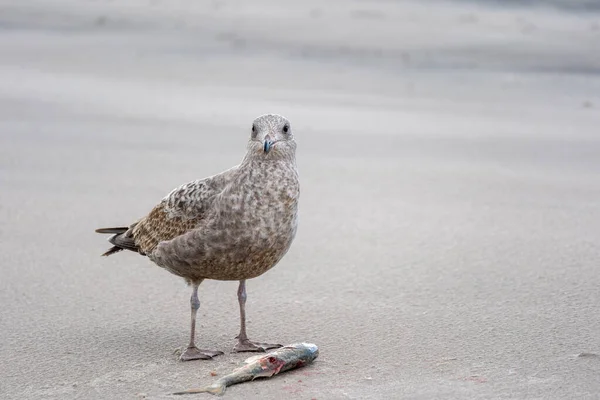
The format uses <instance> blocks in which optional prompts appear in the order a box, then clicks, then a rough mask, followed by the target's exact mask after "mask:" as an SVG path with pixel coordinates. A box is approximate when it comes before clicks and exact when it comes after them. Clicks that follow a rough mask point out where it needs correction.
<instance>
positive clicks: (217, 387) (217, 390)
mask: <svg viewBox="0 0 600 400" xmlns="http://www.w3.org/2000/svg"><path fill="white" fill-rule="evenodd" d="M226 389H227V386H226V385H225V383H220V382H215V383H213V384H212V385H210V386H205V387H203V388H199V389H188V390H184V391H182V392H176V393H173V394H174V395H181V394H193V393H211V394H214V395H217V396H223V394H225V390H226Z"/></svg>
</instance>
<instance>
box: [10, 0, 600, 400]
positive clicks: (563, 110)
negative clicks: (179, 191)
mask: <svg viewBox="0 0 600 400" xmlns="http://www.w3.org/2000/svg"><path fill="white" fill-rule="evenodd" d="M599 73H600V1H592V0H588V1H575V0H571V1H569V0H548V1H542V0H539V1H500V0H498V1H449V0H448V1H416V0H414V1H410V0H406V1H385V0H379V1H375V0H373V1H359V0H328V1H326V2H325V1H323V2H321V1H316V0H306V1H303V2H292V1H275V0H255V1H242V0H213V1H191V0H176V1H168V0H123V1H111V0H88V1H82V0H77V1H76V0H56V1H42V0H28V1H19V0H12V1H11V0H2V1H0V301H1V303H0V304H1V307H0V332H2V340H0V359H1V360H2V363H0V397H2V398H7V399H29V398H32V399H33V398H35V399H40V398H44V399H66V398H86V399H96V398H97V399H106V398H120V399H121V398H166V397H167V394H168V393H170V392H173V391H175V390H181V389H184V388H187V387H191V386H198V385H200V384H201V383H208V382H210V381H212V380H213V379H215V378H213V377H211V375H210V374H209V372H210V371H216V372H217V373H218V374H219V375H222V374H225V373H228V372H229V371H230V370H231V369H232V368H234V367H235V366H236V365H237V363H238V362H240V361H241V360H243V359H244V358H245V357H246V356H247V355H243V354H229V353H228V352H227V350H228V349H229V348H230V347H233V344H234V339H233V338H234V336H235V335H236V334H237V328H238V308H237V299H236V288H237V284H236V283H235V282H205V283H203V284H202V285H201V288H200V299H201V302H202V305H201V309H200V313H199V328H198V337H199V346H203V347H207V348H215V347H216V348H219V349H221V350H224V351H226V354H225V356H222V357H220V358H217V359H215V360H214V361H211V362H191V363H181V362H179V361H178V359H177V355H175V354H173V351H174V350H175V349H176V348H177V347H178V346H179V347H180V346H183V345H184V344H186V343H187V342H186V341H187V338H188V333H189V331H188V323H189V303H188V301H189V295H190V289H189V288H187V287H186V286H185V284H184V283H183V281H182V280H181V279H179V278H177V277H175V276H172V275H170V274H169V273H167V272H165V271H163V270H161V269H160V268H157V267H156V266H154V265H153V264H152V263H150V262H149V261H148V260H146V259H144V258H142V257H139V256H136V255H134V254H119V255H116V256H114V257H110V258H100V257H99V255H100V254H101V253H102V252H104V251H105V250H106V249H107V248H108V247H107V246H108V243H107V242H106V241H105V239H106V238H105V237H102V236H100V235H96V234H95V233H94V229H95V228H98V227H104V226H114V225H116V226H119V225H123V224H129V223H131V222H133V221H135V220H137V219H138V218H139V217H140V216H143V215H144V214H145V213H147V212H148V211H149V210H150V209H151V208H152V207H153V206H154V205H155V204H156V203H157V202H158V201H160V199H161V198H162V197H163V196H165V195H166V194H167V193H169V191H170V190H171V189H173V188H174V187H176V186H178V185H180V184H182V183H184V182H187V181H190V180H193V179H198V178H202V177H205V176H208V175H212V174H215V173H218V172H220V171H222V170H224V169H226V168H229V167H230V166H232V165H234V164H236V163H237V162H239V161H240V160H241V158H242V156H243V154H244V152H245V144H246V140H247V138H248V135H249V132H250V127H251V123H252V120H253V119H254V118H255V117H256V116H258V115H260V114H264V113H280V114H283V115H285V116H286V117H287V118H288V119H290V121H291V123H292V125H293V127H294V132H295V135H296V137H297V142H298V153H297V158H298V164H299V169H300V176H301V185H302V197H301V202H300V207H301V215H300V227H299V232H298V236H297V238H296V241H295V243H294V245H293V246H292V249H291V250H290V252H289V253H288V255H287V256H286V257H285V258H284V259H283V261H282V262H281V263H280V264H279V265H278V266H277V267H276V268H274V269H273V270H271V271H270V272H269V273H267V274H265V275H264V276H261V277H259V278H257V279H254V280H252V281H250V282H248V305H247V313H248V330H249V336H250V337H251V338H253V337H255V338H259V339H262V340H266V341H276V342H280V343H292V342H296V341H310V342H314V343H316V344H317V345H319V346H320V348H321V355H320V358H319V359H318V360H317V362H316V363H315V365H314V366H313V367H310V368H307V369H304V370H301V371H297V372H293V373H289V374H283V375H281V376H278V377H276V378H274V379H271V380H268V381H263V382H258V381H257V382H254V383H252V384H247V385H238V386H235V387H232V388H230V389H229V390H228V392H227V396H228V397H229V398H231V399H242V398H245V399H246V398H264V399H279V398H282V397H286V398H293V399H313V398H315V399H370V398H372V399H391V398H411V399H432V398H546V399H549V398H556V399H564V398H590V399H591V398H596V396H597V393H598V391H599V390H600V381H599V380H598V376H599V374H600V357H598V354H600V335H598V332H599V331H600V317H599V313H598V309H599V306H600V295H599V291H598V290H599V288H600V274H599V273H598V259H599V256H600V251H599V249H598V243H599V241H600V229H599V228H600V212H599V208H598V206H599V201H600V137H599V131H598V129H599V127H600V74H599Z"/></svg>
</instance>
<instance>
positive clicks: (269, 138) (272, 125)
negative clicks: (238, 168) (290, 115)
mask: <svg viewBox="0 0 600 400" xmlns="http://www.w3.org/2000/svg"><path fill="white" fill-rule="evenodd" d="M249 150H250V151H251V152H252V153H253V154H254V155H255V156H262V157H269V158H271V157H273V158H276V157H278V156H281V155H289V154H294V152H295V150H296V141H295V140H294V134H293V132H292V125H291V124H290V121H288V120H287V118H285V117H283V116H281V115H277V114H265V115H261V116H260V117H258V118H256V119H255V120H254V122H253V123H252V131H251V133H250V142H249Z"/></svg>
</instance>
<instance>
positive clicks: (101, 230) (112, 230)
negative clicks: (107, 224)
mask: <svg viewBox="0 0 600 400" xmlns="http://www.w3.org/2000/svg"><path fill="white" fill-rule="evenodd" d="M128 229H129V228H127V227H124V226H123V227H119V228H99V229H96V232H97V233H112V234H115V233H116V234H119V233H125V232H127V230H128Z"/></svg>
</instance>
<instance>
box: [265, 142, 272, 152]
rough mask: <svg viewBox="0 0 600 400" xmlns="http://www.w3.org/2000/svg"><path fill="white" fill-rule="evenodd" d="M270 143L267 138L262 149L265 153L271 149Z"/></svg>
mask: <svg viewBox="0 0 600 400" xmlns="http://www.w3.org/2000/svg"><path fill="white" fill-rule="evenodd" d="M271 145H272V143H271V141H269V140H266V141H265V144H264V146H263V150H264V152H265V153H268V152H269V151H270V150H271Z"/></svg>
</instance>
